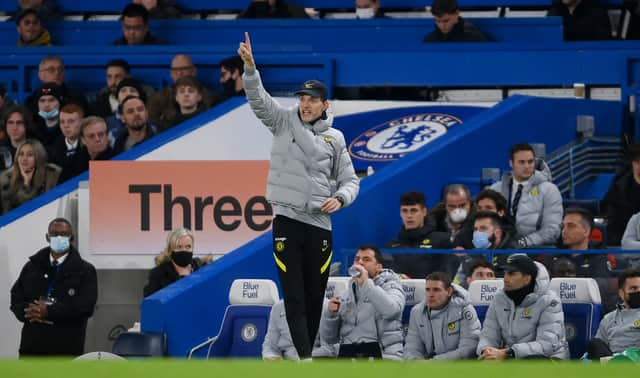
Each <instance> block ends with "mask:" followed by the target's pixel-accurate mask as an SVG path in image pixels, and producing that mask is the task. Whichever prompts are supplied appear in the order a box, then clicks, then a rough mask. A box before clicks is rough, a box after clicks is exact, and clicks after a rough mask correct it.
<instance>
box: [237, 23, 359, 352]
mask: <svg viewBox="0 0 640 378" xmlns="http://www.w3.org/2000/svg"><path fill="white" fill-rule="evenodd" d="M238 54H239V55H240V57H241V58H242V60H243V62H244V74H243V76H242V78H243V83H244V90H245V93H246V96H247V100H248V101H249V105H250V106H251V109H252V110H253V112H254V113H255V115H256V116H257V117H258V118H259V119H260V120H261V121H262V123H263V124H264V125H265V126H266V127H267V128H268V129H269V130H270V131H271V132H272V133H273V146H272V148H271V161H270V164H269V177H268V178H267V193H266V197H267V200H268V201H269V202H270V203H271V205H272V206H273V211H274V214H275V218H274V220H273V232H272V234H273V255H274V258H275V262H276V265H277V267H278V274H279V277H280V283H281V285H282V294H283V297H284V305H285V308H286V314H287V322H288V324H289V329H290V330H291V336H292V338H293V344H294V345H295V347H296V350H297V351H298V355H299V356H300V358H301V359H306V358H310V357H311V350H312V346H313V341H314V340H315V338H316V334H317V332H318V326H319V323H320V316H321V314H322V302H323V300H324V291H325V288H326V286H327V279H328V278H329V264H330V262H331V256H332V254H333V251H332V248H331V217H330V214H331V213H334V212H335V211H338V210H339V209H341V208H343V207H345V206H348V205H349V204H351V203H352V202H353V201H354V200H355V198H356V196H357V195H358V189H359V181H358V177H357V176H356V174H355V171H354V169H353V164H352V163H351V158H350V157H349V153H348V151H347V148H346V146H345V141H344V136H343V135H342V133H341V132H340V131H339V130H336V129H334V128H332V127H331V125H332V123H333V117H332V116H331V114H330V113H328V112H327V110H328V108H329V102H328V101H327V88H326V87H325V86H324V84H322V83H321V82H319V81H317V80H310V81H307V82H305V83H304V84H303V85H302V88H300V90H299V91H298V92H296V94H297V95H298V100H299V105H298V106H297V107H294V108H291V109H285V108H282V107H281V106H280V105H279V104H278V103H277V102H276V101H274V100H273V99H272V98H271V96H270V95H269V94H268V93H267V92H266V91H265V89H264V87H263V86H262V82H261V80H260V74H259V73H258V70H257V69H256V65H255V62H254V59H253V53H252V51H251V42H250V39H249V33H245V41H244V42H241V43H240V47H239V48H238Z"/></svg>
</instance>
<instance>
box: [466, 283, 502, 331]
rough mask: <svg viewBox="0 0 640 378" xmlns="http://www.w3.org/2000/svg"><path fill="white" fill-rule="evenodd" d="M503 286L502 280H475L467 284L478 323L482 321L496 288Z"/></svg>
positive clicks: (496, 290)
mask: <svg viewBox="0 0 640 378" xmlns="http://www.w3.org/2000/svg"><path fill="white" fill-rule="evenodd" d="M503 287H504V282H503V281H502V280H476V281H473V282H471V285H469V296H470V297H471V304H472V305H473V307H474V308H475V309H476V313H477V314H478V319H479V320H480V323H484V318H485V316H486V315H487V310H488V309H489V305H490V304H491V301H492V300H493V297H494V296H495V295H496V293H497V292H498V290H500V289H502V288H503Z"/></svg>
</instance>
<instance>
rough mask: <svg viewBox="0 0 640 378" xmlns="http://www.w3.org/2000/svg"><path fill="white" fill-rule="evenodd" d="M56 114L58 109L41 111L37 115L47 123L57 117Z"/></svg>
mask: <svg viewBox="0 0 640 378" xmlns="http://www.w3.org/2000/svg"><path fill="white" fill-rule="evenodd" d="M58 114H60V111H59V110H58V109H53V110H52V111H50V112H43V111H42V110H41V111H39V112H38V115H39V116H40V117H42V118H43V119H45V120H47V121H49V120H51V119H54V118H56V117H58Z"/></svg>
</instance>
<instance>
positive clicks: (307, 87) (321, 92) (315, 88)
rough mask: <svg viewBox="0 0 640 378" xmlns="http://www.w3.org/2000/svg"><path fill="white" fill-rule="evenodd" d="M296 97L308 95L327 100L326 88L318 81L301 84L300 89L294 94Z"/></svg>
mask: <svg viewBox="0 0 640 378" xmlns="http://www.w3.org/2000/svg"><path fill="white" fill-rule="evenodd" d="M296 95H297V96H299V95H309V96H311V97H320V98H321V99H323V100H326V99H327V87H326V86H325V85H324V83H323V82H321V81H320V80H308V81H305V82H304V83H302V87H300V89H299V90H298V91H297V92H296Z"/></svg>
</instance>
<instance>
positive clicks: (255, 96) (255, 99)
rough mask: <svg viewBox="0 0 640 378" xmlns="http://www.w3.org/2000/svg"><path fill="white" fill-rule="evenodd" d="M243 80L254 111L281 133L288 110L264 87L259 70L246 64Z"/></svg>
mask: <svg viewBox="0 0 640 378" xmlns="http://www.w3.org/2000/svg"><path fill="white" fill-rule="evenodd" d="M242 80H243V85H244V91H245V94H246V96H247V101H248V102H249V106H251V110H253V113H254V114H255V115H256V117H258V119H260V121H262V123H263V124H264V125H265V126H267V128H268V129H269V130H270V131H271V132H272V133H273V134H274V135H277V134H279V133H281V132H282V130H283V129H284V127H285V122H283V121H284V120H285V118H286V116H287V110H286V109H284V108H283V107H281V106H280V105H279V104H278V103H277V102H276V101H275V100H274V99H273V98H271V96H270V95H269V93H267V91H266V90H265V89H264V87H263V86H262V80H260V73H259V72H258V70H257V69H256V68H253V67H246V66H245V71H244V73H243V74H242Z"/></svg>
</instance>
